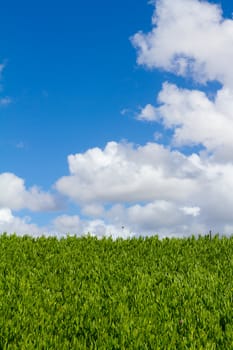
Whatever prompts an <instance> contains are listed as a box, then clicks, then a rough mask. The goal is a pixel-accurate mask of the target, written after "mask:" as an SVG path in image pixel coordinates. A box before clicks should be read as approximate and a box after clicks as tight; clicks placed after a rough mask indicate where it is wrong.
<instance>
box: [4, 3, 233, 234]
mask: <svg viewBox="0 0 233 350" xmlns="http://www.w3.org/2000/svg"><path fill="white" fill-rule="evenodd" d="M172 3H173V5H172ZM187 4H189V5H188V8H187V6H186V5H187ZM216 4H218V5H219V7H217V6H216ZM220 7H221V8H222V13H221V11H220ZM198 11H200V12H199V13H201V14H202V15H200V16H198ZM232 12H233V7H232V6H231V4H230V2H227V1H226V0H224V1H221V2H218V3H217V2H215V1H208V2H200V1H198V0H186V1H185V0H177V2H175V3H174V1H173V2H172V0H160V1H154V2H151V4H148V3H147V1H145V0H138V1H132V0H124V1H123V0H119V1H117V2H109V1H100V2H92V3H90V2H83V1H79V0H76V1H67V2H66V3H62V2H60V3H59V2H58V3H57V2H54V1H49V2H48V1H46V2H45V1H40V3H38V4H35V3H32V2H29V1H22V2H20V3H19V2H16V1H9V2H7V4H4V5H3V6H2V9H1V14H0V32H1V35H0V64H1V66H0V68H1V81H0V84H1V91H0V125H1V128H0V159H1V162H0V190H1V193H0V230H1V231H4V230H8V231H16V232H19V233H23V232H26V233H27V232H32V234H39V233H41V232H49V231H50V232H58V234H62V233H65V232H64V231H67V232H68V231H71V232H76V233H77V234H81V231H87V230H91V229H92V230H93V233H95V232H96V234H98V235H103V234H109V233H110V232H111V233H113V234H117V233H116V232H117V231H118V232H119V228H121V226H125V231H126V232H120V235H128V234H130V235H133V234H136V235H138V234H147V233H148V234H152V233H159V234H161V235H170V234H172V235H180V234H181V235H182V234H185V235H187V234H192V233H194V231H195V232H202V231H205V230H208V229H211V228H212V229H213V230H219V231H222V232H223V231H224V232H227V233H228V232H230V231H231V230H232V228H233V219H232V218H231V212H229V213H228V214H227V213H226V212H224V210H222V209H221V208H219V207H218V205H219V204H217V202H219V198H220V200H221V203H222V204H223V203H227V205H228V206H230V205H231V199H230V198H228V192H229V190H228V189H229V187H230V188H231V186H232V187H233V180H231V171H232V176H233V170H232V169H231V165H232V164H233V163H232V161H233V159H232V157H231V151H232V149H233V142H232V144H231V134H230V131H231V122H232V124H233V115H231V113H232V112H230V111H231V97H233V79H232V81H231V74H230V70H231V65H230V62H232V61H231V56H232V58H233V52H232V50H233V49H232V48H231V42H233V30H232V28H233V21H232V20H231V14H232ZM155 13H156V16H157V22H156V23H155V22H153V23H152V20H151V19H152V16H153V14H155ZM186 19H187V21H186ZM190 21H191V22H192V21H193V22H192V25H190V26H189V23H190ZM181 25H182V26H183V27H182V28H183V30H181V32H179V30H180V27H181ZM186 26H187V28H186ZM200 26H203V28H205V26H206V28H207V29H206V30H205V29H203V30H204V33H205V34H204V35H201V32H200V31H199V28H200ZM169 31H170V32H169ZM137 33H138V34H137ZM179 33H180V34H179ZM186 35H187V38H186V37H185V36H186ZM183 36H184V37H183ZM231 40H232V41H231ZM190 42H192V43H193V44H192V45H191V46H190V45H189V43H190ZM174 43H175V44H174ZM205 51H206V52H205ZM200 52H201V53H200ZM214 57H215V58H214ZM225 58H226V62H224V59H225ZM218 95H219V96H220V97H219V98H218V97H217V96H218ZM226 95H227V96H226ZM159 96H160V97H159ZM156 101H157V102H156ZM179 101H182V102H179ZM211 102H212V105H211ZM232 103H233V102H232ZM148 111H149V112H150V113H149V112H148ZM148 113H149V114H148ZM202 115H203V117H202V118H201V117H200V116H202ZM205 115H206V116H207V117H206V118H205ZM198 118H199V119H198ZM231 118H232V119H231ZM205 120H207V121H205ZM208 123H209V124H208ZM210 124H211V127H210V128H209V126H208V125H210ZM228 132H229V135H227V133H228ZM177 135H178V136H177ZM216 140H219V142H216ZM109 142H112V143H110V144H109V145H110V146H109V147H108V146H107V145H108V143H109ZM96 148H98V151H96ZM70 155H72V156H71V158H72V157H73V158H72V159H71V158H68V157H69V156H70ZM75 155H78V156H77V157H76V158H75ZM69 159H71V160H69ZM171 164H172V166H171ZM68 165H69V167H68ZM72 167H73V168H75V170H72V169H71V168H72ZM232 168H233V165H232ZM133 169H135V170H134V171H133ZM187 169H189V170H187ZM131 170H132V171H131ZM89 172H90V173H89ZM219 174H220V175H219ZM1 175H2V177H1ZM136 175H137V176H136ZM134 177H135V179H134ZM232 178H233V177H232ZM134 180H135V183H134ZM210 183H211V186H210ZM131 185H132V189H130V186H131ZM228 185H229V187H228V189H226V188H225V187H227V186H228ZM35 186H36V187H35ZM32 188H34V190H33V189H32ZM35 188H36V189H35ZM217 188H218V191H217V190H216V189H217ZM85 189H86V190H85ZM221 189H222V190H221ZM89 191H90V193H89ZM104 191H105V193H104ZM177 191H178V192H180V193H182V195H180V196H178V195H177V193H176V192H177ZM205 191H207V192H208V193H209V194H210V198H212V203H210V202H209V201H208V200H206V199H204V198H203V192H205ZM84 192H85V193H84ZM190 198H191V199H190ZM222 204H221V205H222ZM232 204H233V203H232ZM219 213H222V214H221V215H220V214H219ZM163 217H164V219H161V218H163ZM167 217H169V219H168V220H167V221H166V218H167ZM210 226H211V227H210ZM212 226H214V227H212ZM30 230H31V231H30Z"/></svg>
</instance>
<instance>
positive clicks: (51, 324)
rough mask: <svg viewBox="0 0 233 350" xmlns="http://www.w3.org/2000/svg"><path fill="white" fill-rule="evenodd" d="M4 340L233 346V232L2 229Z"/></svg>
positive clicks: (47, 344) (1, 343)
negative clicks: (162, 235) (59, 233)
mask: <svg viewBox="0 0 233 350" xmlns="http://www.w3.org/2000/svg"><path fill="white" fill-rule="evenodd" d="M0 349H4V350H5V349H17V350H18V349H22V350H23V349H25V350H26V349H33V350H34V349H44V350H47V349H56V350H59V349H61V350H66V349H67V350H68V349H74V350H75V349H88V350H94V349H95V350H105V349H107V350H111V349H114V350H118V349H119V350H124V349H125V350H126V349H127V350H128V349H132V350H134V349H141V350H146V349H165V350H169V349H170V350H173V349H174V350H175V349H178V350H179V349H180V350H181V349H198V350H201V349H203V350H215V349H216V350H217V349H223V350H226V349H228V350H230V349H233V238H225V237H223V238H221V239H220V238H219V237H214V238H213V239H211V240H210V239H209V237H207V236H206V237H199V238H198V239H195V238H194V237H191V238H187V239H164V240H159V239H158V237H157V236H154V237H151V238H138V239H136V238H135V239H128V240H123V239H117V240H116V241H113V240H112V239H110V238H103V239H101V240H98V239H97V238H94V237H90V236H86V237H82V238H75V237H67V238H66V239H61V240H58V239H56V238H45V237H41V238H38V239H33V238H31V237H28V236H24V237H17V236H16V235H12V236H8V235H6V234H3V235H1V236H0Z"/></svg>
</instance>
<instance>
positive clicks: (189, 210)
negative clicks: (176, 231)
mask: <svg viewBox="0 0 233 350" xmlns="http://www.w3.org/2000/svg"><path fill="white" fill-rule="evenodd" d="M180 209H181V210H182V211H183V212H184V213H185V214H186V215H192V216H198V215H200V208H199V207H183V208H180Z"/></svg>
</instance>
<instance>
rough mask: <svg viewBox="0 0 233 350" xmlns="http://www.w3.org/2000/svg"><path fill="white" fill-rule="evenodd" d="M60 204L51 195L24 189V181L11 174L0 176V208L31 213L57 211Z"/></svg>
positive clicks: (37, 189)
mask: <svg viewBox="0 0 233 350" xmlns="http://www.w3.org/2000/svg"><path fill="white" fill-rule="evenodd" d="M59 206H60V204H59V203H58V201H57V200H56V199H55V198H54V196H53V195H51V194H49V193H46V192H43V191H41V190H40V189H39V188H38V187H36V186H33V187H31V188H29V189H28V190H27V189H26V188H25V184H24V180H23V179H22V178H20V177H18V176H16V175H14V174H12V173H2V174H0V208H1V207H2V208H4V207H7V208H10V209H12V210H20V209H23V208H27V209H30V210H32V211H49V210H56V209H58V208H59Z"/></svg>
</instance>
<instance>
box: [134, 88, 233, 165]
mask: <svg viewBox="0 0 233 350" xmlns="http://www.w3.org/2000/svg"><path fill="white" fill-rule="evenodd" d="M148 111H149V112H150V113H149V114H148ZM138 119H140V120H149V121H152V120H153V121H156V122H160V123H162V124H163V125H164V127H165V128H166V129H172V130H174V134H173V144H174V145H176V146H184V145H188V146H190V145H203V146H204V147H205V148H206V149H207V150H209V151H211V152H213V151H215V152H216V153H219V152H221V155H222V156H223V154H224V157H225V158H226V157H228V158H229V157H230V158H231V159H232V157H233V139H232V135H233V91H231V90H230V89H228V88H226V87H224V88H222V89H220V90H219V91H218V92H217V94H216V96H215V97H214V99H209V98H208V96H207V94H206V93H204V92H202V91H198V90H188V89H182V88H178V87H177V86H176V85H174V84H169V83H164V85H163V88H162V90H161V92H160V93H159V95H158V106H156V107H155V106H152V105H147V106H145V108H143V109H142V110H141V112H140V114H139V116H138Z"/></svg>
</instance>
